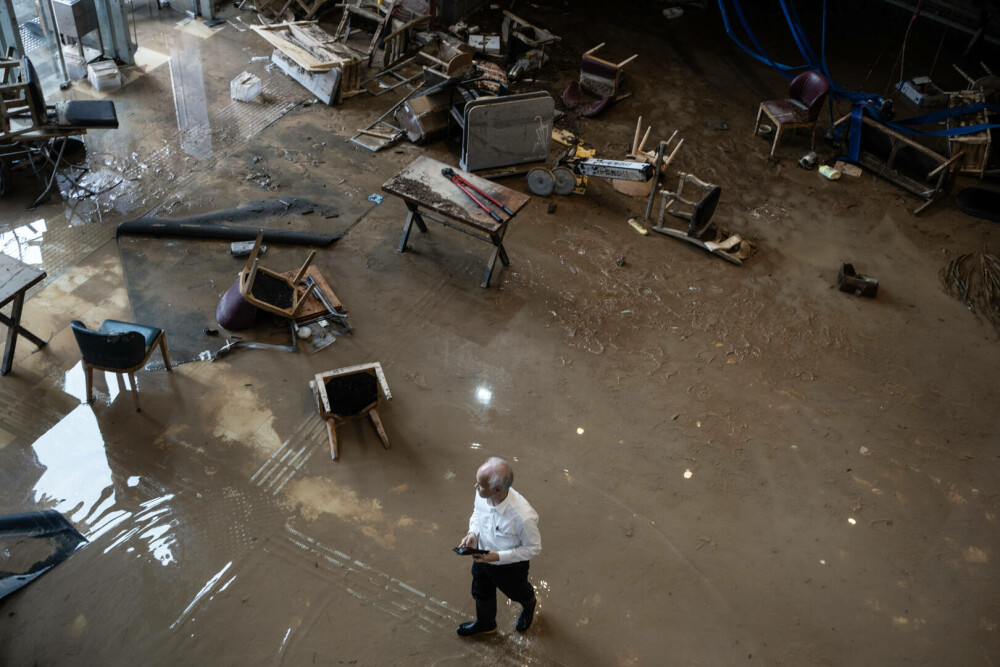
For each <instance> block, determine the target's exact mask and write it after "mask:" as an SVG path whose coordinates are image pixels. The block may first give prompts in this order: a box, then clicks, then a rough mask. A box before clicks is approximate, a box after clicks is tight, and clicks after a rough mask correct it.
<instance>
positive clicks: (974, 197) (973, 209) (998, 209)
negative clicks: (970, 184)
mask: <svg viewBox="0 0 1000 667" xmlns="http://www.w3.org/2000/svg"><path fill="white" fill-rule="evenodd" d="M955 203H956V204H958V208H959V209H960V210H961V211H962V213H965V214H966V215H971V216H973V217H974V218H982V219H984V220H991V221H993V222H1000V191H997V190H987V189H985V188H965V189H964V190H962V191H961V192H959V193H958V195H957V196H956V197H955Z"/></svg>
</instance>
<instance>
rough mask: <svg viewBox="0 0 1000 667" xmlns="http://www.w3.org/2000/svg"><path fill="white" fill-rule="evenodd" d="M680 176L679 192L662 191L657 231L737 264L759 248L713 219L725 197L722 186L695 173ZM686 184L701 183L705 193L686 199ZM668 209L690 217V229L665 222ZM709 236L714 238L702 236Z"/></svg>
mask: <svg viewBox="0 0 1000 667" xmlns="http://www.w3.org/2000/svg"><path fill="white" fill-rule="evenodd" d="M678 178H679V180H678V183H677V192H668V191H667V190H661V191H660V195H661V197H662V198H661V200H660V215H659V218H658V220H657V223H656V226H655V227H653V228H652V229H653V231H654V232H659V233H660V234H665V235H667V236H672V237H674V238H676V239H681V240H682V241H687V242H688V243H691V244H694V245H696V246H698V247H700V248H702V249H704V250H707V251H708V252H710V253H712V254H713V255H717V256H719V257H721V258H723V259H725V260H726V261H728V262H732V263H733V264H742V263H743V262H744V261H745V260H747V259H749V258H750V257H751V256H753V254H754V253H755V252H756V251H757V244H756V243H753V242H751V241H748V240H746V239H744V238H743V237H742V236H741V235H740V234H737V233H735V232H733V231H731V230H728V229H722V228H718V227H716V226H715V225H714V224H713V222H712V216H713V215H715V209H716V207H717V206H718V205H719V200H720V199H721V197H722V188H721V187H719V186H718V185H714V184H712V183H706V182H705V181H702V180H701V179H699V178H698V177H696V176H694V175H693V174H685V173H680V174H678ZM686 184H690V185H693V186H696V187H698V188H699V189H700V190H702V191H703V192H704V193H705V194H704V195H702V196H701V198H700V199H698V200H688V199H684V198H683V193H684V186H685V185H686ZM666 213H669V214H670V215H672V216H675V217H678V218H682V219H684V220H687V221H688V225H687V229H676V228H672V227H666V226H664V224H663V223H664V220H665V215H664V214H666ZM706 237H709V238H711V240H702V239H703V238H706Z"/></svg>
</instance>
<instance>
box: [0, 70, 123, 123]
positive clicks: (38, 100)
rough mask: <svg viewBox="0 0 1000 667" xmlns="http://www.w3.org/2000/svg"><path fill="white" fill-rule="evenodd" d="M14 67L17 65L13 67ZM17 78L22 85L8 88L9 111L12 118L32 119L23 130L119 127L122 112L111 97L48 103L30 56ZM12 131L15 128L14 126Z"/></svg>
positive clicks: (12, 85) (10, 85)
mask: <svg viewBox="0 0 1000 667" xmlns="http://www.w3.org/2000/svg"><path fill="white" fill-rule="evenodd" d="M12 67H13V66H12ZM16 69H18V70H19V72H18V74H17V78H18V79H19V81H20V83H19V84H9V85H7V86H6V87H5V92H6V93H7V94H6V95H5V97H7V98H8V99H7V102H6V104H7V110H6V112H7V114H8V115H9V116H10V117H11V118H24V119H26V120H30V122H31V125H30V127H25V128H21V129H20V130H19V132H20V133H32V134H37V133H39V132H42V131H44V130H46V129H59V130H63V131H65V130H71V129H79V130H81V131H82V132H81V133H84V132H85V131H86V130H88V129H95V130H96V129H117V128H118V112H117V111H116V110H115V103H114V102H113V101H111V100H70V101H67V102H56V103H55V104H51V105H50V104H46V102H45V95H44V93H43V92H42V85H41V83H40V82H39V80H38V72H37V71H35V66H34V65H33V64H32V63H31V59H30V58H23V59H22V60H21V61H20V66H19V67H18V68H16ZM8 129H9V130H13V129H14V127H13V125H11V127H10V128H8Z"/></svg>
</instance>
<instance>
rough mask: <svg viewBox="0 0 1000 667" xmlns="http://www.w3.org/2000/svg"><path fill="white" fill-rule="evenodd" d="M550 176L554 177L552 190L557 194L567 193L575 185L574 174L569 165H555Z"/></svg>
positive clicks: (571, 190)
mask: <svg viewBox="0 0 1000 667" xmlns="http://www.w3.org/2000/svg"><path fill="white" fill-rule="evenodd" d="M552 176H553V177H554V178H555V181H556V183H555V186H554V187H553V189H552V191H553V192H555V193H556V194H557V195H568V194H572V193H573V188H575V187H576V174H574V173H573V170H572V169H570V168H569V167H556V168H555V169H553V170H552Z"/></svg>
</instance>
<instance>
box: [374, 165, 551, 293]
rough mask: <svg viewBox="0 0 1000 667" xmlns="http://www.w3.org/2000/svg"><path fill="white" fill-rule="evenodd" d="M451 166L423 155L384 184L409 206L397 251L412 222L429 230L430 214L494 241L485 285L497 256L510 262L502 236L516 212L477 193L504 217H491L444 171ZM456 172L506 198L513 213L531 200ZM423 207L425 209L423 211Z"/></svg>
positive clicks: (405, 238) (497, 195) (517, 193)
mask: <svg viewBox="0 0 1000 667" xmlns="http://www.w3.org/2000/svg"><path fill="white" fill-rule="evenodd" d="M448 166H449V165H447V164H445V163H443V162H438V161H437V160H434V159H431V158H429V157H425V156H421V157H418V158H417V159H416V160H414V161H413V162H411V163H410V164H409V165H408V166H407V167H406V168H404V169H403V171H401V172H399V173H398V174H396V175H395V176H393V177H392V178H391V179H389V180H388V181H386V182H385V183H384V184H383V185H382V189H383V190H384V191H385V192H388V193H389V194H391V195H395V196H397V197H399V198H400V199H402V200H403V201H404V202H405V203H406V208H407V209H408V210H409V213H408V214H407V216H406V222H405V223H404V224H403V237H402V238H401V239H400V240H399V247H398V248H396V250H397V252H404V251H405V250H406V242H407V240H408V239H409V238H410V229H411V228H412V226H413V223H416V224H417V229H419V230H420V231H421V232H426V231H427V225H425V224H424V220H423V219H424V218H430V219H431V220H434V221H435V222H440V223H441V224H442V225H444V226H446V227H451V228H452V229H457V230H458V231H460V232H462V233H464V234H468V235H469V236H473V237H475V238H477V239H480V240H483V241H488V242H489V243H492V244H493V246H494V250H493V253H492V254H491V255H490V259H489V261H487V263H486V271H485V272H484V273H483V282H482V287H489V285H490V278H491V277H492V276H493V265H494V264H496V261H497V257H499V258H500V261H501V262H502V263H503V265H504V266H508V265H509V264H510V260H509V259H508V258H507V251H506V250H504V247H503V237H504V234H506V233H507V226H508V225H509V224H510V221H511V220H512V219H513V217H514V216H513V215H507V214H506V213H504V212H503V211H501V210H499V209H498V208H497V207H496V206H495V205H493V204H490V203H489V202H487V201H486V198H485V197H483V196H482V195H480V194H478V193H476V196H477V198H479V199H480V200H483V201H484V202H486V203H487V205H488V206H489V207H490V210H492V211H493V212H494V213H497V214H498V215H499V216H500V217H501V218H502V219H503V220H502V222H497V221H496V220H494V219H493V218H491V217H490V216H489V214H488V213H487V212H486V211H484V210H483V209H481V208H479V207H478V206H476V203H475V202H474V201H472V199H470V198H469V196H468V195H467V194H465V193H464V192H462V190H460V189H459V187H458V186H457V185H455V184H454V183H452V182H451V181H450V180H449V179H448V178H447V177H445V176H444V175H443V174H442V173H441V170H442V169H444V168H446V167H448ZM455 173H456V174H458V175H459V176H461V177H462V178H464V179H465V180H467V181H469V182H470V183H472V184H473V185H475V186H476V187H477V188H479V189H480V190H482V191H483V192H486V193H488V194H489V195H490V196H491V197H493V198H494V199H496V200H497V201H500V202H503V204H504V205H505V206H506V207H507V208H508V209H510V210H511V211H513V212H514V215H516V214H517V212H518V211H520V210H521V209H522V208H524V207H525V206H526V205H527V203H528V202H529V201H531V197H529V196H528V195H525V194H522V193H520V192H518V191H517V190H511V189H510V188H505V187H504V186H502V185H498V184H496V183H494V182H492V181H488V180H486V179H483V178H479V177H477V176H473V175H472V174H468V173H466V172H463V171H459V170H458V169H455ZM421 208H422V209H424V210H423V211H421V210H420V209H421ZM428 211H433V212H434V213H436V214H438V215H440V216H442V217H440V218H439V217H435V216H434V215H431V214H430V213H428Z"/></svg>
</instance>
